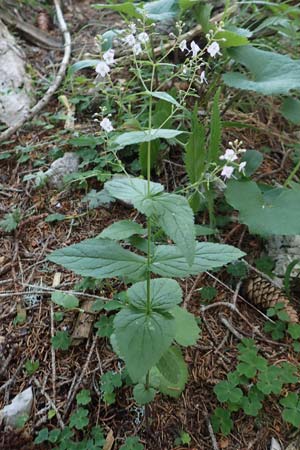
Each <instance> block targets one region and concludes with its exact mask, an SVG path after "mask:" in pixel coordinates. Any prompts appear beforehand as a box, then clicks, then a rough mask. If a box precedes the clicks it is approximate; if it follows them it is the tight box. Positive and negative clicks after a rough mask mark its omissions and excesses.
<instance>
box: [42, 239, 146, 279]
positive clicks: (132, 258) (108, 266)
mask: <svg viewBox="0 0 300 450" xmlns="http://www.w3.org/2000/svg"><path fill="white" fill-rule="evenodd" d="M47 259H49V260H50V261H52V262H54V263H56V264H60V265H62V266H64V267H66V268H67V269H69V270H72V271H73V272H75V273H77V274H79V275H82V276H85V277H93V278H98V279H101V278H111V277H118V276H119V277H133V278H134V279H135V278H138V277H140V276H142V275H144V274H145V272H146V259H145V258H144V257H143V256H140V255H136V254H134V253H132V252H130V251H128V250H124V249H123V248H122V247H121V246H120V245H119V244H117V243H116V242H114V241H111V240H109V239H86V240H84V241H82V242H80V243H79V244H74V245H70V246H69V247H65V248H61V249H59V250H55V251H54V252H53V253H51V254H50V255H49V256H48V258H47Z"/></svg>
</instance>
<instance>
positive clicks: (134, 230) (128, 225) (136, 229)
mask: <svg viewBox="0 0 300 450" xmlns="http://www.w3.org/2000/svg"><path fill="white" fill-rule="evenodd" d="M145 231H146V230H144V228H143V227H142V226H141V225H140V224H139V223H137V222H133V221H132V220H119V221H118V222H114V223H113V224H112V225H109V226H108V227H107V228H105V229H104V230H103V231H102V232H101V233H100V234H99V235H98V236H97V237H98V238H102V239H105V238H106V239H112V240H116V241H120V240H123V239H127V238H129V237H131V236H133V235H135V234H144V233H145Z"/></svg>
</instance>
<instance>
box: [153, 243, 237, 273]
mask: <svg viewBox="0 0 300 450" xmlns="http://www.w3.org/2000/svg"><path fill="white" fill-rule="evenodd" d="M242 256H244V253H243V252H241V251H240V250H238V249H237V248H235V247H232V246H230V245H223V244H213V243H210V242H197V243H196V254H195V260H194V263H193V265H192V266H191V267H190V266H189V265H188V264H187V262H186V260H185V258H184V256H183V255H182V253H181V251H180V249H178V248H177V247H176V246H174V245H159V246H157V247H156V250H155V253H154V256H153V259H152V264H151V270H152V272H154V273H156V274H158V275H161V276H163V277H164V276H166V277H169V276H171V277H185V276H188V275H197V274H199V273H200V272H206V271H207V270H210V269H214V268H217V267H222V266H224V265H225V264H227V263H229V262H232V261H235V260H236V259H238V258H241V257H242Z"/></svg>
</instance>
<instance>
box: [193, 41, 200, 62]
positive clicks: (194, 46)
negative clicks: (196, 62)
mask: <svg viewBox="0 0 300 450" xmlns="http://www.w3.org/2000/svg"><path fill="white" fill-rule="evenodd" d="M191 51H192V53H193V58H195V56H197V54H198V53H199V52H200V47H199V45H197V44H196V42H195V41H192V42H191Z"/></svg>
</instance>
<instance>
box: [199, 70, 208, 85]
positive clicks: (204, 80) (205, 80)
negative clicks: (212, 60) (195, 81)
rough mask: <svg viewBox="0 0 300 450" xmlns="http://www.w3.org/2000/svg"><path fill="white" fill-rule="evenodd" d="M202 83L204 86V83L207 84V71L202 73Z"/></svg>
mask: <svg viewBox="0 0 300 450" xmlns="http://www.w3.org/2000/svg"><path fill="white" fill-rule="evenodd" d="M200 83H201V84H203V83H206V84H207V79H206V76H205V70H203V71H202V72H201V74H200Z"/></svg>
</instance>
